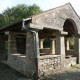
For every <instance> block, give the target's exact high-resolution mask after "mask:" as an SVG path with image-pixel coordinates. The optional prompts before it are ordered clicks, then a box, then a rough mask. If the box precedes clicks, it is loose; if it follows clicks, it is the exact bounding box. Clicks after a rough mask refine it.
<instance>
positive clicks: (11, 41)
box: [5, 31, 18, 64]
mask: <svg viewBox="0 0 80 80" xmlns="http://www.w3.org/2000/svg"><path fill="white" fill-rule="evenodd" d="M5 34H6V35H8V63H9V64H11V63H12V62H11V56H10V54H16V53H17V46H16V35H18V33H17V32H11V31H8V32H5Z"/></svg>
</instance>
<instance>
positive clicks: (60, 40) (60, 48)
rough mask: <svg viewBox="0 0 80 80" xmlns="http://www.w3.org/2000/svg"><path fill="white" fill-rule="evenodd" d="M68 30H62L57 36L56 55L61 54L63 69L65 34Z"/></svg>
mask: <svg viewBox="0 0 80 80" xmlns="http://www.w3.org/2000/svg"><path fill="white" fill-rule="evenodd" d="M66 34H67V32H61V33H59V35H57V36H56V55H61V69H62V68H63V67H64V66H65V42H64V41H65V40H64V35H66Z"/></svg>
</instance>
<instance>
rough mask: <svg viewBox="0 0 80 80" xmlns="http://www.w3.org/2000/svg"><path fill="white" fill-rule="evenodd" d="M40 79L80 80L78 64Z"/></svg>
mask: <svg viewBox="0 0 80 80" xmlns="http://www.w3.org/2000/svg"><path fill="white" fill-rule="evenodd" d="M40 80H80V66H79V65H78V66H73V67H71V68H67V69H63V70H61V71H57V72H54V73H53V74H52V75H49V76H46V77H44V78H42V79H40Z"/></svg>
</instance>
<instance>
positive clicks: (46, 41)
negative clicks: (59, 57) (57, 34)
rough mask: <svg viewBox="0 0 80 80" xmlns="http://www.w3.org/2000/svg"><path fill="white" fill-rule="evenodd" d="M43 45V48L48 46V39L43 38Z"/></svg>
mask: <svg viewBox="0 0 80 80" xmlns="http://www.w3.org/2000/svg"><path fill="white" fill-rule="evenodd" d="M43 47H44V48H50V40H49V39H44V41H43Z"/></svg>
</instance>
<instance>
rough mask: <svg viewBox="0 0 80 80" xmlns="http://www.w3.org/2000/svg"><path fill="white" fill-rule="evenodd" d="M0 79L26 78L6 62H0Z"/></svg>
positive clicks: (17, 79) (23, 79)
mask: <svg viewBox="0 0 80 80" xmlns="http://www.w3.org/2000/svg"><path fill="white" fill-rule="evenodd" d="M0 80H27V79H26V76H24V75H22V74H20V73H19V72H17V71H16V70H14V69H13V68H11V67H9V66H8V65H7V64H4V63H2V62H0Z"/></svg>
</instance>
